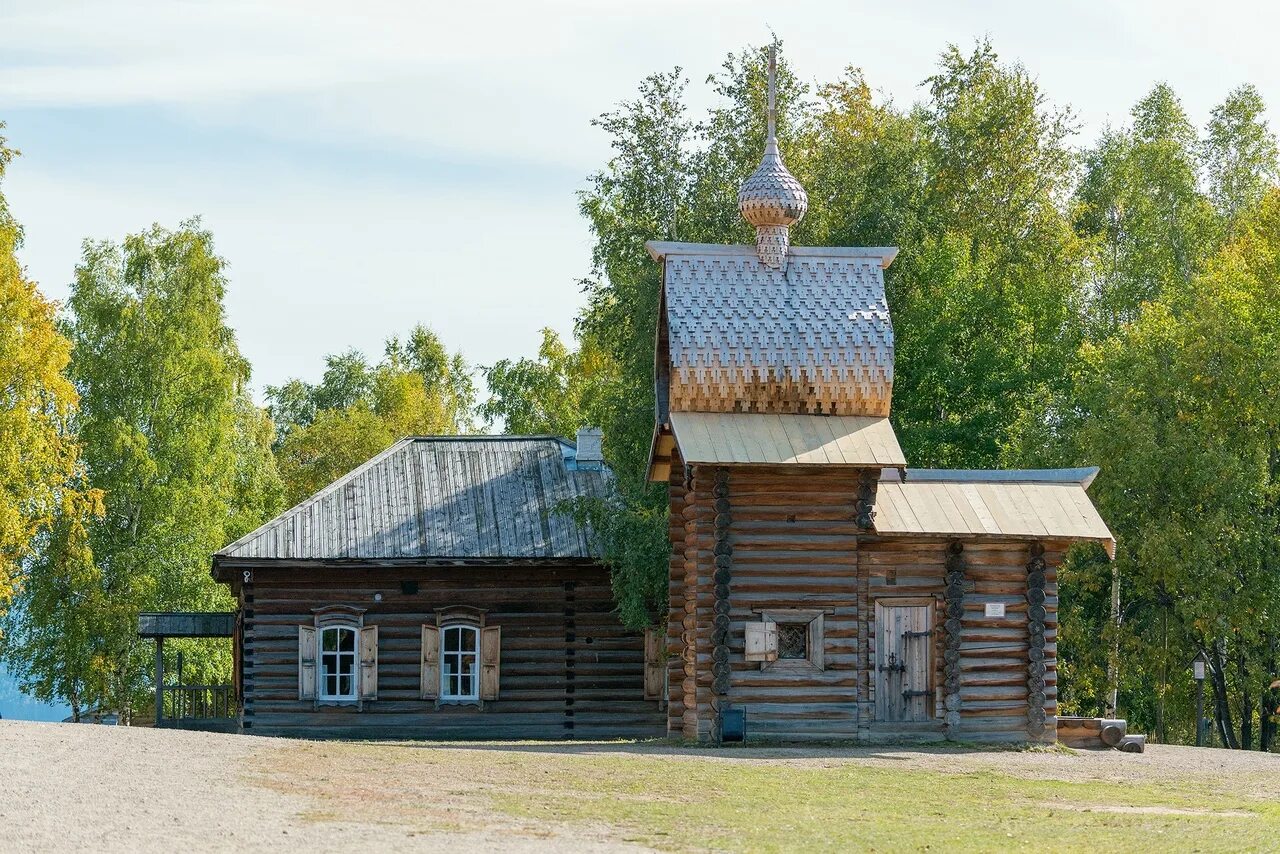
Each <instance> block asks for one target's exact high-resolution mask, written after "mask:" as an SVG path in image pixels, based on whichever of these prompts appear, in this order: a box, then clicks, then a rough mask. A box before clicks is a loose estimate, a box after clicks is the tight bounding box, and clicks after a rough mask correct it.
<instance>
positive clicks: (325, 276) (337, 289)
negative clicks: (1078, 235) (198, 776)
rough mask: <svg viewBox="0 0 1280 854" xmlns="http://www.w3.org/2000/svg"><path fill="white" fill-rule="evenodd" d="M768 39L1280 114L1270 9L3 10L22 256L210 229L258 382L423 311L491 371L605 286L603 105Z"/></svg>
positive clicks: (231, 0) (368, 342) (563, 323)
mask: <svg viewBox="0 0 1280 854" xmlns="http://www.w3.org/2000/svg"><path fill="white" fill-rule="evenodd" d="M770 28H772V30H773V31H774V32H776V33H777V34H778V36H779V37H781V38H782V39H783V40H784V41H785V42H786V49H787V51H788V54H789V56H790V58H791V60H792V62H793V63H795V65H796V68H797V71H798V72H799V73H800V74H801V76H802V77H804V78H806V79H809V80H811V81H817V80H828V79H832V78H833V77H835V76H836V75H837V74H839V73H840V71H841V69H842V68H844V67H845V66H847V65H851V64H852V65H858V66H861V67H862V68H863V70H864V71H865V73H866V75H867V79H868V80H869V81H870V83H871V84H872V86H873V87H875V88H877V89H879V90H881V91H882V94H883V96H885V97H891V98H893V99H894V100H895V101H897V102H899V103H903V104H907V103H910V102H912V101H913V100H916V99H917V98H919V97H920V94H921V93H920V89H919V85H920V82H921V81H922V80H923V79H924V78H925V77H926V76H928V75H929V74H930V73H931V72H932V70H933V68H934V66H935V62H936V58H937V55H938V53H939V52H940V51H941V50H942V49H943V48H944V47H945V46H946V44H947V43H948V42H956V43H959V44H961V45H969V44H971V43H972V42H973V40H974V39H975V38H979V37H981V36H984V35H987V36H990V37H991V39H992V40H993V42H994V44H995V47H996V48H997V50H998V51H1000V52H1001V54H1002V55H1003V56H1004V57H1005V58H1006V59H1019V60H1021V61H1022V62H1023V63H1024V64H1025V65H1026V66H1027V67H1028V68H1029V69H1030V70H1031V71H1032V72H1033V73H1034V74H1036V75H1037V76H1038V78H1039V80H1040V82H1041V84H1042V86H1043V87H1044V89H1045V90H1046V92H1047V93H1048V94H1049V95H1050V96H1051V97H1052V98H1053V99H1054V100H1055V101H1056V102H1058V103H1060V104H1069V105H1071V106H1072V107H1073V108H1074V109H1075V110H1076V111H1077V114H1078V116H1079V119H1080V121H1081V123H1082V125H1083V134H1082V136H1083V137H1084V138H1086V139H1088V138H1092V136H1093V135H1094V134H1096V132H1097V131H1098V130H1099V129H1100V128H1101V127H1103V126H1104V125H1105V124H1107V123H1108V122H1122V121H1123V120H1124V118H1125V115H1126V113H1127V112H1128V110H1129V108H1130V107H1131V106H1132V104H1133V103H1134V102H1135V101H1136V100H1137V99H1138V98H1140V97H1141V96H1142V95H1143V94H1145V93H1146V92H1147V91H1148V90H1149V89H1150V88H1151V86H1152V84H1153V83H1154V82H1156V81H1158V80H1166V81H1168V82H1169V83H1170V84H1172V85H1173V87H1174V88H1175V89H1176V90H1177V91H1178V93H1179V94H1180V95H1181V96H1182V98H1183V101H1184V104H1185V105H1186V107H1187V109H1188V110H1189V112H1190V113H1191V115H1192V117H1193V118H1194V119H1195V121H1196V122H1197V123H1198V124H1203V122H1204V121H1205V119H1207V117H1208V113H1209V110H1210V109H1211V108H1212V106H1213V105H1214V104H1215V103H1217V102H1219V101H1220V100H1221V99H1222V98H1223V97H1224V96H1225V94H1226V93H1227V92H1228V91H1229V90H1230V89H1231V88H1233V87H1235V86H1236V85H1239V84H1240V83H1243V82H1252V83H1254V84H1255V85H1257V86H1258V87H1259V88H1260V89H1261V91H1262V93H1263V96H1264V97H1265V98H1266V99H1268V101H1269V102H1271V103H1272V104H1273V105H1275V107H1276V109H1278V110H1280V62H1277V61H1276V53H1275V44H1274V34H1275V33H1276V32H1277V31H1278V30H1280V12H1277V11H1276V7H1275V6H1273V5H1271V4H1263V3H1256V4H1249V3H1239V2H1219V3H1215V4H1213V5H1212V6H1209V7H1206V6H1205V5H1204V4H1202V3H1197V4H1192V3H1186V2H1146V0H1143V2H1128V3H1123V4H1117V3H1111V2H1079V3H1072V4H1069V5H1068V4H1048V3H1039V4H1036V3H1026V2H971V3H958V2H954V0H952V2H942V0H920V2H913V3H886V2H878V3H868V2H861V1H860V0H858V2H800V0H793V2H787V3H782V2H777V0H774V2H758V0H645V2H640V3H637V2H630V3H621V2H608V0H556V1H555V2H531V1H530V2H521V3H502V2H492V1H491V2H473V3H452V2H450V3H434V2H425V3H424V2H403V3H392V2H380V0H365V2H361V3H358V4H351V3H345V2H344V3H337V2H329V0H306V2H279V0H276V2H269V0H254V2H237V1H236V0H219V2H210V3H197V2H184V1H183V0H117V1H116V2H63V0H0V121H6V122H7V123H8V128H7V130H6V132H5V133H6V134H7V136H8V138H9V141H10V144H11V145H14V146H16V147H17V148H19V149H21V150H22V152H23V156H22V157H21V158H20V159H19V160H18V161H17V162H15V163H14V164H13V166H12V167H11V169H10V173H9V176H8V179H7V181H6V183H5V185H4V187H3V190H4V192H5V194H6V196H7V197H8V199H9V203H10V205H11V208H12V210H13V212H14V213H15V214H16V215H17V217H18V218H19V219H20V220H21V221H22V222H23V224H24V225H25V227H26V233H27V240H26V246H25V247H24V249H23V250H22V253H21V260H22V261H23V263H25V264H26V265H27V267H28V270H29V272H30V274H31V275H32V276H33V277H34V278H35V279H36V280H37V281H38V282H40V284H41V286H42V287H43V288H44V290H45V291H46V292H47V293H48V294H50V295H51V296H53V297H54V298H59V299H60V298H63V297H65V295H66V293H67V284H68V282H69V281H70V280H71V276H72V271H73V268H74V265H75V263H76V260H77V258H78V256H79V245H80V242H81V241H82V240H83V239H84V238H86V237H94V238H112V239H119V238H120V237H122V236H123V235H124V234H126V233H128V232H134V231H138V230H140V229H142V228H145V227H146V226H147V225H149V224H150V223H152V222H160V223H163V224H166V225H174V224H176V223H177V222H179V221H180V220H182V219H183V218H186V217H189V216H192V215H196V214H199V215H202V216H203V217H204V219H205V222H206V224H207V225H208V226H209V227H210V228H211V229H212V230H213V232H214V234H215V236H216V239H217V242H218V248H219V251H220V252H221V254H222V255H223V256H224V257H226V258H227V259H228V261H229V262H230V270H229V276H230V289H229V293H228V297H227V308H228V315H229V319H230V322H231V324H232V326H233V327H234V328H235V329H236V330H237V333H238V336H239V341H240V346H241V348H242V350H243V351H244V353H245V354H246V355H247V356H248V357H249V359H250V361H251V362H252V364H253V366H254V372H255V374H254V382H255V386H256V387H257V389H258V391H259V393H260V392H261V388H262V387H263V385H265V384H267V383H279V382H281V381H283V380H284V379H286V378H288V377H290V376H302V377H305V378H308V379H315V378H317V377H318V375H319V373H320V371H321V370H322V366H323V357H324V355H325V354H326V353H329V352H334V351H338V350H343V349H345V348H347V347H351V346H355V347H359V348H361V349H363V350H365V351H366V352H368V353H370V354H377V353H378V352H380V349H381V342H382V341H383V340H384V339H385V338H386V337H387V336H388V335H390V334H393V333H397V332H402V331H404V330H406V329H407V328H408V327H410V326H411V325H413V324H414V323H418V322H424V323H428V324H430V325H431V326H433V327H434V328H435V329H436V331H437V332H439V333H440V334H441V335H442V336H443V337H444V339H445V340H446V342H447V343H448V344H449V345H450V346H451V347H453V348H461V349H462V350H463V352H464V353H465V354H466V356H467V357H468V358H469V359H470V360H471V361H472V362H475V363H479V364H489V363H492V362H493V361H494V360H496V359H499V358H502V357H504V356H521V355H527V354H531V353H532V352H533V351H534V350H535V348H536V346H537V341H538V330H539V329H540V328H541V327H543V326H552V327H554V328H556V329H558V330H560V331H561V332H564V333H567V332H568V331H569V330H570V329H571V324H572V318H573V315H574V312H575V310H576V308H577V307H578V304H579V301H580V293H579V288H578V285H577V282H578V280H579V279H581V278H582V277H583V276H584V275H586V274H587V272H588V270H589V253H590V245H591V242H590V235H589V233H588V231H587V229H586V227H585V224H584V223H583V221H582V220H581V218H580V217H579V216H578V214H577V210H576V201H575V192H576V191H577V190H579V189H581V188H582V187H583V186H584V178H585V176H586V175H588V174H589V173H590V172H592V171H593V170H595V169H597V168H599V167H600V166H601V164H603V163H604V162H605V160H606V159H607V158H608V156H609V148H608V141H607V140H606V139H605V138H604V136H603V134H601V133H600V131H598V130H597V129H595V128H592V127H591V125H590V121H591V119H592V118H593V117H594V116H596V115H598V114H599V113H601V112H603V111H605V110H607V109H609V108H610V107H611V106H612V105H613V104H614V103H616V102H617V101H619V100H621V99H624V98H628V97H630V96H631V95H632V93H633V92H634V90H635V86H636V84H637V82H638V81H639V80H640V79H641V78H642V77H643V76H645V75H646V74H649V73H651V72H653V71H656V70H663V69H668V68H671V67H672V66H677V65H678V66H681V67H683V68H684V69H685V70H686V72H687V74H688V76H689V78H690V80H691V82H692V85H691V87H690V94H691V101H692V103H693V104H694V106H695V107H696V106H705V105H706V104H707V103H708V99H709V97H710V95H709V92H708V91H707V87H706V86H705V85H703V82H702V81H703V80H705V78H706V76H707V75H708V74H709V73H711V72H713V71H715V70H716V69H717V68H718V66H719V64H720V62H721V60H722V59H723V57H724V55H725V54H726V53H727V52H728V51H731V50H739V49H741V48H742V47H744V46H745V45H748V44H762V43H764V42H766V41H767V40H768V39H769V31H770ZM1274 124H1275V120H1274V117H1273V125H1274ZM11 690H12V689H11V687H10V686H8V685H7V684H6V681H5V679H4V677H3V674H0V713H3V714H5V715H6V716H13V715H15V714H21V713H22V712H21V710H19V709H18V708H17V707H16V706H15V703H14V698H13V696H12V694H11V693H10V692H11ZM30 714H32V712H31V710H30V708H29V707H28V708H27V713H26V714H25V715H24V716H30Z"/></svg>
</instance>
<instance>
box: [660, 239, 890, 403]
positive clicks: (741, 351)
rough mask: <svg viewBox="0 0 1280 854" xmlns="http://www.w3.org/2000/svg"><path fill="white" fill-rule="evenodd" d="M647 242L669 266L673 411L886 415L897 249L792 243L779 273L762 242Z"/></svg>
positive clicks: (662, 355)
mask: <svg viewBox="0 0 1280 854" xmlns="http://www.w3.org/2000/svg"><path fill="white" fill-rule="evenodd" d="M646 246H647V248H648V250H649V253H650V254H651V255H652V256H653V257H654V259H656V260H660V261H662V262H663V288H664V291H663V302H664V306H665V309H664V319H665V323H666V327H665V333H666V334H665V336H662V335H661V334H660V336H659V351H660V352H659V354H658V358H659V360H660V362H661V361H662V360H664V359H665V360H666V364H665V365H660V370H663V371H665V370H667V369H669V370H670V382H669V390H670V397H669V400H668V406H669V408H670V410H671V411H697V412H764V413H791V414H804V415H870V416H887V415H888V414H889V406H890V403H891V402H892V397H893V324H892V323H891V321H890V319H889V305H888V302H887V300H886V299H885V292H884V268H885V267H887V266H888V265H889V263H890V262H891V261H892V260H893V258H894V256H895V255H896V253H897V250H896V249H892V248H822V247H811V246H793V247H791V248H790V250H789V252H788V254H787V260H786V264H785V265H784V266H783V267H782V268H779V269H775V268H773V267H770V266H768V265H767V264H765V263H763V262H762V261H761V260H760V258H759V256H758V255H757V254H756V249H755V247H753V246H721V245H716V244H699V243H670V242H661V241H651V242H649V243H647V244H646ZM664 339H665V350H666V352H661V351H662V349H663V341H664ZM664 414H665V413H664V412H660V413H659V415H660V418H661V416H662V415H664Z"/></svg>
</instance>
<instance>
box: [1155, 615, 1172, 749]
mask: <svg viewBox="0 0 1280 854" xmlns="http://www.w3.org/2000/svg"><path fill="white" fill-rule="evenodd" d="M1168 693H1169V606H1168V605H1165V606H1164V608H1163V610H1162V612H1161V614H1160V688H1159V693H1157V694H1156V740H1157V741H1159V742H1160V743H1161V744H1168V743H1169V730H1168V727H1167V725H1166V722H1165V716H1164V711H1165V709H1164V701H1165V697H1166V696H1167V695H1168Z"/></svg>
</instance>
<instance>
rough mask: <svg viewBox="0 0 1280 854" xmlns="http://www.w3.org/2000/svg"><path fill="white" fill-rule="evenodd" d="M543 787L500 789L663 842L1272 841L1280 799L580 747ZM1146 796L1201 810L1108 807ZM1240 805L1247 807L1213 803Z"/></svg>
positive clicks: (1090, 844) (1223, 846) (817, 846)
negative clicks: (649, 755)
mask: <svg viewBox="0 0 1280 854" xmlns="http://www.w3.org/2000/svg"><path fill="white" fill-rule="evenodd" d="M558 775H560V779H559V780H558V782H557V784H556V787H555V788H553V789H547V790H543V791H541V792H539V794H538V797H536V798H531V797H528V796H523V795H514V794H507V795H495V796H494V805H495V807H496V808H498V809H500V810H502V811H504V812H507V813H509V814H511V815H516V816H522V817H528V818H535V819H543V820H546V819H550V820H553V821H556V822H569V823H572V822H596V823H599V822H603V823H605V824H608V825H610V826H612V827H615V828H617V829H618V830H619V831H620V832H621V834H622V836H623V838H626V839H629V840H633V841H637V842H642V843H645V844H649V845H653V846H655V847H673V848H683V847H685V846H696V847H705V848H711V849H730V850H751V851H795V850H809V851H823V850H828V851H850V850H879V851H889V850H902V849H913V850H946V851H970V850H972V851H990V850H1009V849H1034V850H1081V849H1090V850H1094V851H1097V850H1133V849H1135V848H1137V847H1140V846H1145V845H1150V844H1156V845H1159V846H1160V847H1162V848H1164V847H1169V846H1173V847H1176V848H1179V849H1181V848H1183V847H1184V846H1185V847H1187V848H1192V847H1194V848H1197V849H1199V850H1231V851H1239V850H1245V849H1267V848H1272V847H1274V845H1275V844H1277V843H1280V807H1277V806H1275V805H1263V804H1259V803H1258V802H1256V801H1252V802H1250V801H1245V800H1242V799H1239V798H1232V799H1230V800H1228V801H1227V802H1225V803H1224V802H1223V800H1222V799H1221V798H1213V799H1211V800H1210V801H1209V803H1206V800H1208V799H1206V797H1205V794H1204V793H1203V792H1201V791H1197V790H1194V789H1189V788H1185V787H1179V788H1171V787H1168V786H1159V787H1158V786H1152V785H1140V786H1136V785H1132V784H1125V785H1117V784H1099V783H1067V782H1059V781H1043V780H1024V779H1018V778H1014V777H1009V776H1007V775H1003V774H999V773H996V772H991V771H983V772H972V773H964V774H947V773H938V772H925V771H898V770H894V769H882V768H867V767H856V766H854V767H850V766H845V767H837V768H821V769H799V768H794V767H767V766H749V767H738V766H732V765H728V766H726V765H723V764H719V763H717V764H715V765H710V764H700V763H697V762H679V763H676V764H675V765H674V767H673V765H672V764H671V763H663V762H653V761H637V760H632V759H597V758H590V759H581V760H578V761H577V762H572V763H569V764H568V765H566V766H564V767H561V768H559V769H558ZM1116 806H1122V807H1137V808H1142V807H1147V808H1159V809H1170V810H1176V809H1183V810H1193V811H1196V812H1194V813H1191V814H1159V813H1139V812H1113V811H1101V810H1100V808H1102V809H1106V808H1113V807H1116ZM1207 810H1212V811H1214V812H1219V813H1221V812H1224V811H1230V812H1240V813H1246V815H1231V814H1229V813H1228V814H1226V815H1222V814H1217V815H1215V814H1212V813H1208V812H1205V811H1207Z"/></svg>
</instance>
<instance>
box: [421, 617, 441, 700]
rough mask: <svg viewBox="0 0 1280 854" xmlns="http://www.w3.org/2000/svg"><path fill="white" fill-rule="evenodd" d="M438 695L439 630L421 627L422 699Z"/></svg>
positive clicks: (430, 698)
mask: <svg viewBox="0 0 1280 854" xmlns="http://www.w3.org/2000/svg"><path fill="white" fill-rule="evenodd" d="M439 696H440V630H439V629H438V628H436V627H435V626H427V625H424V626H423V627H422V699H424V700H434V699H436V698H437V697H439Z"/></svg>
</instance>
